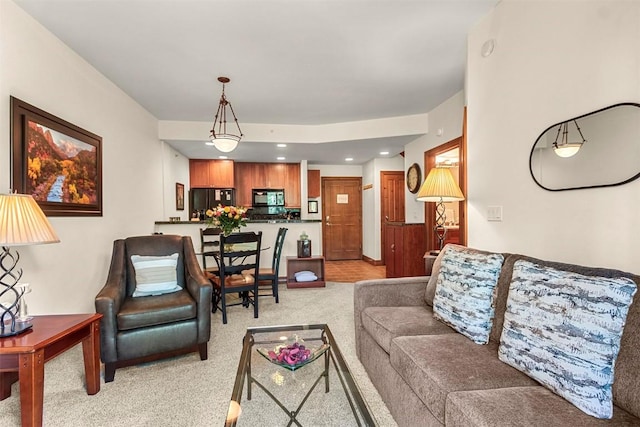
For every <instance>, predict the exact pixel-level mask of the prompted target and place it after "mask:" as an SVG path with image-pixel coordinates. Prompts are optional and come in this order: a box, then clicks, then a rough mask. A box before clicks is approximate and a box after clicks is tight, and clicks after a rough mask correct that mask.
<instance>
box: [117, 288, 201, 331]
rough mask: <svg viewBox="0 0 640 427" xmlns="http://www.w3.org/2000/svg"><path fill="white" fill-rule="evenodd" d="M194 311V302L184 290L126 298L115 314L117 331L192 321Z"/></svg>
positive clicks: (194, 314) (195, 308)
mask: <svg viewBox="0 0 640 427" xmlns="http://www.w3.org/2000/svg"><path fill="white" fill-rule="evenodd" d="M196 310H197V307H196V302H195V301H194V299H193V298H192V297H191V295H190V294H189V292H187V291H186V290H184V289H183V290H180V291H178V292H173V293H170V294H164V295H158V296H148V297H144V298H126V299H125V300H124V303H123V304H122V307H121V308H120V311H119V312H118V314H117V322H118V330H121V331H122V330H128V329H137V328H146V327H148V326H154V325H162V324H165V323H173V322H180V321H182V320H189V319H193V318H195V317H196Z"/></svg>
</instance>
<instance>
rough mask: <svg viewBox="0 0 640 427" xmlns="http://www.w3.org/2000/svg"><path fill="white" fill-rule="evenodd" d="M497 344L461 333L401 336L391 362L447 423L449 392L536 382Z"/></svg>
mask: <svg viewBox="0 0 640 427" xmlns="http://www.w3.org/2000/svg"><path fill="white" fill-rule="evenodd" d="M497 348H498V347H497V345H496V344H495V343H490V344H489V345H486V346H481V345H478V344H474V343H473V342H472V341H470V340H469V339H467V338H466V337H464V336H462V335H460V334H443V335H420V336H413V337H398V338H395V339H393V340H392V341H391V352H390V358H391V365H392V366H393V367H394V368H395V370H396V371H397V372H398V374H399V375H400V376H401V377H402V378H403V379H404V380H405V381H406V382H407V384H409V386H410V387H411V389H412V390H413V391H414V393H416V395H417V396H418V397H419V398H420V400H421V401H422V402H423V403H424V404H425V405H426V406H427V408H428V409H429V410H430V411H431V413H432V414H433V415H434V416H435V417H436V418H437V419H438V420H439V421H440V422H441V423H443V424H444V419H445V415H444V413H445V401H446V398H447V395H448V394H449V393H451V392H454V391H461V390H484V389H491V388H502V387H517V386H531V385H536V382H535V381H533V380H532V379H531V378H529V377H528V376H526V375H524V374H523V373H522V372H519V371H518V370H516V369H514V368H512V367H511V366H509V365H507V364H505V363H502V362H500V361H499V360H498V357H497Z"/></svg>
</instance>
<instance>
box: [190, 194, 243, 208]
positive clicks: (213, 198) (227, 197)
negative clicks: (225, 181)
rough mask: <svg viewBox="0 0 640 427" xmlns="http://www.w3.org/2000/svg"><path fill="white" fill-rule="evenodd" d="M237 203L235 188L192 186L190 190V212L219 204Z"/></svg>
mask: <svg viewBox="0 0 640 427" xmlns="http://www.w3.org/2000/svg"><path fill="white" fill-rule="evenodd" d="M235 203H236V190H235V189H233V188H192V189H191V191H190V192H189V207H190V208H189V209H190V212H192V213H193V212H194V211H198V212H200V211H206V210H207V209H209V208H214V207H216V206H218V205H224V206H230V205H235Z"/></svg>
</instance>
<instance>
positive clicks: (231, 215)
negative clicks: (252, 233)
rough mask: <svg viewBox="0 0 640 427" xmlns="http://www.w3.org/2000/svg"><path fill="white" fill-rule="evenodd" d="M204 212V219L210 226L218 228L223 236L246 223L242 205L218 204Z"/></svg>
mask: <svg viewBox="0 0 640 427" xmlns="http://www.w3.org/2000/svg"><path fill="white" fill-rule="evenodd" d="M205 214H206V215H207V219H206V221H207V222H208V223H209V224H210V225H211V226H213V227H218V228H220V229H221V230H222V234H224V235H225V236H228V235H230V234H231V233H233V232H234V230H240V227H246V225H247V210H246V209H245V208H243V207H236V206H222V205H218V206H217V207H215V208H213V209H207V211H206V212H205Z"/></svg>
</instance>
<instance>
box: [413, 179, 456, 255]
mask: <svg viewBox="0 0 640 427" xmlns="http://www.w3.org/2000/svg"><path fill="white" fill-rule="evenodd" d="M416 200H418V201H421V202H436V225H435V227H433V231H434V232H435V234H436V236H437V237H438V242H439V245H438V250H439V251H440V250H442V246H443V245H444V239H445V236H446V233H447V229H446V227H445V226H444V224H445V222H446V220H447V217H446V211H445V206H444V202H459V201H461V200H464V194H462V190H460V187H459V186H458V184H456V181H455V180H454V179H453V175H452V174H451V171H450V170H449V168H446V167H435V168H433V169H431V170H430V171H429V175H427V178H426V179H425V180H424V183H423V184H422V186H420V190H419V191H418V195H417V196H416Z"/></svg>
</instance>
